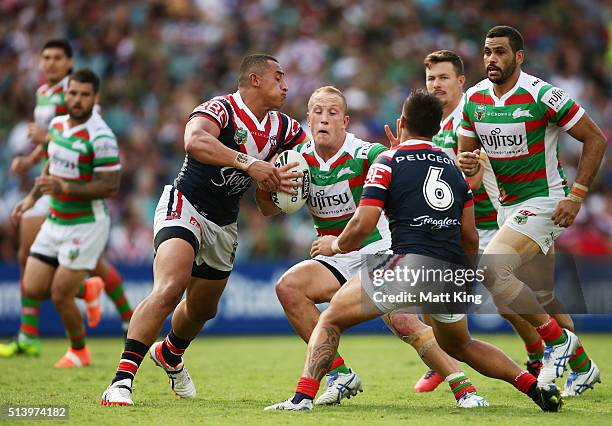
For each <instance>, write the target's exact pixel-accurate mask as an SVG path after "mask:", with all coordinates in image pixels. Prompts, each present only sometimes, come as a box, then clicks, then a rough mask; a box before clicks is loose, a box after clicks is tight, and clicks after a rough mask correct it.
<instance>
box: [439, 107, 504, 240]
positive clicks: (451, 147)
mask: <svg viewBox="0 0 612 426" xmlns="http://www.w3.org/2000/svg"><path fill="white" fill-rule="evenodd" d="M462 116H463V99H462V100H461V102H459V104H458V105H457V107H456V108H455V109H454V110H453V112H451V113H450V114H449V115H448V116H447V117H446V118H445V119H444V120H442V122H441V123H440V131H439V132H438V133H437V134H436V135H435V136H434V137H433V138H431V141H432V142H433V143H434V144H436V145H437V146H438V147H440V148H442V150H443V151H444V152H445V153H446V154H447V155H448V156H449V157H450V158H452V159H453V160H456V158H457V149H458V139H459V136H458V133H457V132H458V130H459V126H460V125H461V117H462ZM498 198H499V190H498V189H497V182H496V181H495V176H494V175H493V170H491V165H490V164H489V161H488V159H487V160H486V161H485V172H484V176H483V183H482V185H480V188H478V189H477V190H475V191H474V216H475V218H476V228H478V229H498V226H497V206H498V203H499V201H498Z"/></svg>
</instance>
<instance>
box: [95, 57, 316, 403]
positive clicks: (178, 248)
mask: <svg viewBox="0 0 612 426" xmlns="http://www.w3.org/2000/svg"><path fill="white" fill-rule="evenodd" d="M284 75H285V74H284V72H283V69H282V68H281V66H280V64H279V63H278V61H277V60H276V59H275V58H273V57H271V56H268V55H250V56H247V57H245V58H244V59H243V61H242V64H241V65H240V72H239V81H238V91H237V92H235V93H232V94H229V95H226V96H218V97H216V98H213V99H211V100H209V101H207V102H204V103H203V104H201V105H199V106H197V107H196V108H195V109H194V110H193V112H192V113H191V115H190V116H189V122H188V123H187V126H186V128H185V151H186V152H187V154H186V156H185V162H184V163H183V167H182V169H181V171H180V172H179V175H178V177H177V178H176V180H175V181H174V185H167V186H166V187H165V188H164V192H163V194H162V196H161V198H160V200H159V203H158V205H157V210H156V212H155V224H154V227H155V238H154V245H155V252H156V255H155V260H154V261H153V291H152V292H151V294H149V296H147V297H146V298H145V299H144V300H143V301H142V302H141V303H140V305H138V308H137V309H136V311H135V312H134V317H133V320H132V321H131V322H130V327H129V330H128V334H127V340H126V342H125V348H124V351H123V353H122V355H121V359H120V361H119V365H118V367H117V371H116V373H115V377H114V378H113V380H112V382H111V384H110V385H109V386H108V388H107V389H106V391H104V393H103V394H102V398H101V400H100V404H102V405H132V404H133V402H132V381H133V380H134V376H135V375H136V372H137V371H138V367H139V366H140V363H141V361H142V360H143V358H144V356H145V355H146V354H147V352H149V354H150V356H151V358H152V359H153V361H154V362H155V364H156V365H157V366H159V367H161V368H163V369H164V370H165V371H166V373H167V374H168V377H169V378H170V383H171V386H172V390H173V391H174V393H176V394H177V395H178V396H180V397H182V398H194V397H195V395H196V388H195V386H194V385H193V382H192V381H191V377H190V376H189V373H188V372H187V368H186V367H185V365H184V363H183V359H182V355H183V353H184V352H185V350H186V349H187V347H188V346H189V343H190V342H191V341H192V340H193V339H194V338H195V337H196V336H197V335H198V333H199V332H200V331H201V330H202V327H203V326H204V323H205V322H206V321H207V320H209V319H211V318H214V316H215V315H216V312H217V304H218V302H219V298H220V297H221V294H222V293H223V289H224V288H225V284H226V283H227V280H228V278H229V275H230V273H231V271H232V266H233V262H234V255H235V252H236V247H237V246H238V229H237V226H236V220H237V217H238V204H239V202H240V198H241V197H242V195H243V194H244V193H245V192H246V191H247V189H248V188H249V186H250V185H251V182H252V181H253V180H255V181H256V182H257V185H258V187H259V188H262V189H264V190H266V191H272V190H277V189H280V190H283V191H285V192H288V193H294V192H295V187H296V186H299V185H301V183H299V184H296V183H295V182H292V181H291V178H293V177H295V174H293V173H289V172H287V170H289V169H290V168H292V167H295V166H296V165H297V163H290V164H287V165H286V166H284V167H283V168H280V169H277V168H276V167H274V165H272V164H270V163H269V162H268V160H270V159H271V158H272V157H273V156H274V155H275V154H276V153H277V152H278V151H280V150H284V149H290V148H293V147H294V146H296V145H298V144H299V143H301V142H303V141H304V139H305V138H306V134H305V133H304V132H303V130H302V128H301V127H300V124H299V123H298V122H297V121H295V120H293V119H292V118H290V117H288V116H286V115H285V114H283V113H281V112H278V111H277V110H278V109H279V108H280V107H281V106H282V105H283V102H284V100H285V97H286V94H287V84H286V83H285V78H284ZM185 291H187V296H186V298H185V299H183V300H181V298H182V296H183V293H184V292H185ZM173 311H174V312H173ZM170 313H173V315H172V330H171V331H170V333H169V334H168V335H167V336H166V338H165V340H164V341H163V342H157V343H155V344H153V343H154V342H155V339H156V338H157V336H158V335H159V332H160V331H161V329H162V326H163V323H164V320H165V319H166V317H167V316H168V315H169V314H170Z"/></svg>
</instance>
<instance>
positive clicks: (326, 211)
mask: <svg viewBox="0 0 612 426" xmlns="http://www.w3.org/2000/svg"><path fill="white" fill-rule="evenodd" d="M296 149H297V151H298V152H299V153H301V154H302V155H303V156H304V158H305V159H306V162H307V163H308V166H309V167H310V176H311V178H310V196H309V197H308V208H309V210H310V214H311V215H312V217H313V219H314V226H315V229H316V231H317V234H318V235H319V236H322V235H336V236H338V235H340V233H341V232H342V230H343V229H344V227H345V226H346V224H347V223H348V222H349V220H350V218H351V217H352V216H353V214H355V210H356V209H357V206H358V205H359V200H360V199H361V193H362V192H363V184H364V182H365V178H366V175H367V174H368V169H369V168H370V165H371V164H372V163H373V162H374V160H375V159H376V157H377V156H378V154H380V153H381V152H382V151H384V150H386V149H387V147H385V146H384V145H381V144H377V143H376V144H373V143H369V142H365V141H362V140H361V139H358V138H356V137H355V135H353V134H352V133H347V134H346V138H345V140H344V144H343V145H342V147H341V148H340V149H339V150H338V152H337V153H336V155H334V156H333V157H332V158H330V159H329V160H327V161H324V160H323V159H322V158H321V157H319V155H318V154H317V152H316V150H315V146H314V142H313V141H308V142H306V143H303V144H300V145H298V146H297V148H296ZM381 240H387V241H388V244H387V247H389V246H390V245H391V234H390V233H389V223H388V221H387V218H386V217H385V215H381V216H380V219H379V220H378V224H377V225H376V228H375V229H374V231H373V232H372V233H371V234H370V235H369V236H368V237H367V238H366V239H365V240H364V242H363V243H362V244H361V246H360V248H363V247H365V246H367V245H368V244H371V243H374V242H377V241H381Z"/></svg>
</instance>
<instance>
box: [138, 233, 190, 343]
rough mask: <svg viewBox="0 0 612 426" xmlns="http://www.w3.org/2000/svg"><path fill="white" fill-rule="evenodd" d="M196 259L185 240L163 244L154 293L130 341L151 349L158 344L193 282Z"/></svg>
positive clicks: (141, 310) (140, 307) (141, 306)
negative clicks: (162, 332) (159, 338)
mask: <svg viewBox="0 0 612 426" xmlns="http://www.w3.org/2000/svg"><path fill="white" fill-rule="evenodd" d="M194 258H195V255H194V252H193V247H192V246H191V245H190V244H189V243H188V242H187V241H185V240H182V239H180V238H172V239H169V240H166V241H164V242H163V243H161V244H160V246H159V247H158V248H157V253H156V255H155V259H154V260H153V277H154V279H153V291H151V294H149V295H148V296H147V297H146V298H145V299H144V300H143V301H142V302H140V304H139V305H138V307H137V308H136V310H135V311H134V315H133V316H132V321H130V326H129V328H128V334H127V337H128V339H131V340H136V341H138V342H141V343H143V344H144V345H146V346H147V347H148V346H151V345H152V344H153V342H155V339H156V338H157V336H159V333H160V331H161V329H162V327H163V325H164V321H165V319H166V317H167V316H168V315H170V313H171V312H172V311H173V310H174V308H176V306H177V305H178V303H179V302H180V300H181V297H182V295H183V293H184V292H185V289H186V288H187V286H188V285H189V282H190V281H191V267H192V265H193V261H194Z"/></svg>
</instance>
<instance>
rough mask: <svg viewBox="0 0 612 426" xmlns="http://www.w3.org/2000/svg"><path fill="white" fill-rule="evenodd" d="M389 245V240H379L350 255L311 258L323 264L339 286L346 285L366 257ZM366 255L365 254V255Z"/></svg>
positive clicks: (357, 271) (362, 264)
mask: <svg viewBox="0 0 612 426" xmlns="http://www.w3.org/2000/svg"><path fill="white" fill-rule="evenodd" d="M390 245H391V241H389V240H384V239H383V240H380V241H376V242H373V243H371V244H368V245H367V246H366V247H364V248H362V249H360V250H359V251H353V252H350V253H339V254H336V255H334V256H323V255H318V256H315V257H314V258H313V260H316V261H318V262H320V263H322V264H323V266H325V267H326V268H327V269H329V270H330V271H331V273H332V274H334V276H335V277H336V278H337V279H338V282H340V285H343V284H344V283H346V282H347V281H348V280H349V279H351V277H353V276H355V275H357V274H358V273H359V270H360V269H361V267H362V266H364V265H365V261H366V255H367V254H374V253H377V252H379V251H383V250H387V249H388V248H389V246H390ZM366 253H367V254H366Z"/></svg>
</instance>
